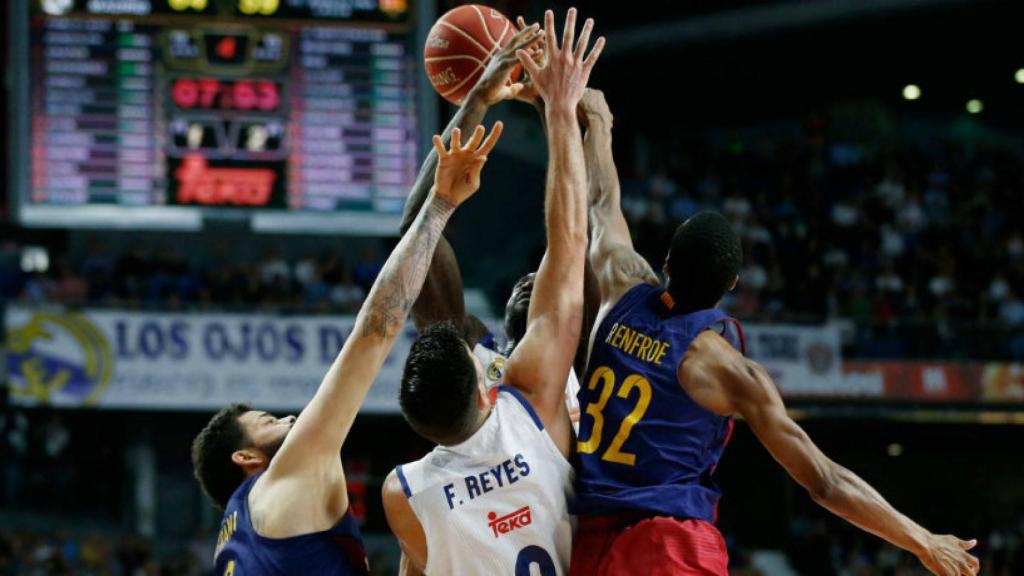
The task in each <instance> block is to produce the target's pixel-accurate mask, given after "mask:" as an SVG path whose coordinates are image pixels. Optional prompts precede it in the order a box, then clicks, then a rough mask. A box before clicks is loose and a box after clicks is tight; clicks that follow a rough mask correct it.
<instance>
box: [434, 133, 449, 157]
mask: <svg viewBox="0 0 1024 576" xmlns="http://www.w3.org/2000/svg"><path fill="white" fill-rule="evenodd" d="M434 150H436V151H437V156H438V157H441V156H447V155H448V151H447V150H445V149H444V140H441V137H440V136H438V135H437V134H434Z"/></svg>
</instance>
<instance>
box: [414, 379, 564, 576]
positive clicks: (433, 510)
mask: <svg viewBox="0 0 1024 576" xmlns="http://www.w3.org/2000/svg"><path fill="white" fill-rule="evenodd" d="M395 470H396V473H397V475H398V478H399V480H400V481H401V483H402V488H403V490H404V491H405V495H406V496H407V497H408V498H409V503H410V505H411V506H412V509H413V512H415V513H416V518H417V519H419V521H420V524H421V525H422V526H423V532H424V533H425V534H426V536H427V566H426V570H425V573H426V574H427V575H434V576H449V575H451V576H456V575H460V574H466V575H477V574H488V575H495V576H502V575H507V576H529V575H530V574H536V573H539V574H544V575H552V574H557V575H563V574H568V573H569V556H570V553H571V549H572V530H573V529H572V523H571V520H570V517H569V504H568V502H569V499H570V498H572V495H573V488H572V482H573V468H572V465H571V464H569V462H568V461H567V460H566V459H565V457H564V456H563V455H562V453H561V452H560V451H559V450H558V447H557V446H555V443H554V442H553V441H552V440H551V437H550V436H548V433H547V432H545V431H544V425H543V424H542V423H541V421H540V418H538V416H537V414H536V413H535V412H534V410H533V407H532V406H531V405H530V403H529V402H528V401H527V400H526V398H525V397H523V396H522V394H521V393H520V392H519V391H518V390H516V389H514V388H512V387H510V386H500V387H498V389H497V398H496V399H495V402H494V408H493V409H492V410H491V414H490V415H489V416H488V417H487V420H486V421H485V422H484V424H483V426H481V427H480V429H479V430H477V431H476V433H475V434H473V436H471V437H470V438H469V439H468V440H466V441H464V442H462V443H460V444H457V445H455V446H438V447H437V448H434V450H433V451H432V452H430V453H429V454H427V455H426V456H424V457H423V458H422V459H420V460H418V461H416V462H413V463H411V464H405V465H404V466H398V467H397V468H396V469H395ZM535 570H539V572H535Z"/></svg>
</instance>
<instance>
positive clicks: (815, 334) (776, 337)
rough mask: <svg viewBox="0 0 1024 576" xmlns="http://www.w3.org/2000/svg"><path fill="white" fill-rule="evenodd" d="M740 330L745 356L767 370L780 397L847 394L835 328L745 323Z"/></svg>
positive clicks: (840, 350)
mask: <svg viewBox="0 0 1024 576" xmlns="http://www.w3.org/2000/svg"><path fill="white" fill-rule="evenodd" d="M743 329H744V332H745V333H746V345H747V356H748V357H750V358H751V359H753V360H756V361H757V362H759V363H760V364H762V365H763V366H764V367H765V369H767V370H768V373H769V374H771V376H772V379H773V380H775V383H776V384H778V385H779V389H780V390H781V391H782V394H783V395H784V396H786V397H797V396H837V395H847V394H848V392H847V387H848V384H847V383H845V382H844V381H843V374H842V340H841V339H840V334H839V328H838V327H836V326H834V325H829V324H826V325H823V326H793V325H788V324H783V325H771V324H745V325H744V326H743Z"/></svg>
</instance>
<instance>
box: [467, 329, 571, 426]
mask: <svg viewBox="0 0 1024 576" xmlns="http://www.w3.org/2000/svg"><path fill="white" fill-rule="evenodd" d="M473 355H474V356H476V358H477V360H479V361H480V365H481V366H483V369H484V379H485V380H486V384H487V389H488V390H490V389H491V388H494V387H495V386H497V385H499V384H501V381H502V379H503V378H504V377H505V364H507V363H508V358H506V357H505V356H503V355H501V354H499V353H498V352H495V351H494V350H491V349H490V348H488V347H486V346H484V345H483V344H479V343H478V344H477V345H476V346H474V347H473ZM579 392H580V382H579V380H577V379H576V371H575V370H573V369H572V368H570V369H569V378H568V379H566V381H565V407H566V408H567V409H569V411H570V412H571V411H572V409H573V408H576V409H577V410H579V407H580V401H579V398H578V395H579ZM579 426H580V424H579V422H578V421H577V422H573V423H572V427H573V430H574V431H575V432H577V433H579Z"/></svg>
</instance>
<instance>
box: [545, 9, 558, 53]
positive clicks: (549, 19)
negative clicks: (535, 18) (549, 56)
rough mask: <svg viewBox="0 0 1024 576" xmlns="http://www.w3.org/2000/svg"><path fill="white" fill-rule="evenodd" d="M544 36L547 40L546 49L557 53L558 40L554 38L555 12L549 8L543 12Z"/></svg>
mask: <svg viewBox="0 0 1024 576" xmlns="http://www.w3.org/2000/svg"><path fill="white" fill-rule="evenodd" d="M544 38H545V39H546V41H547V45H548V50H551V51H552V52H555V53H558V42H557V41H556V40H555V13H554V12H552V11H551V10H547V11H545V12H544Z"/></svg>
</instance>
